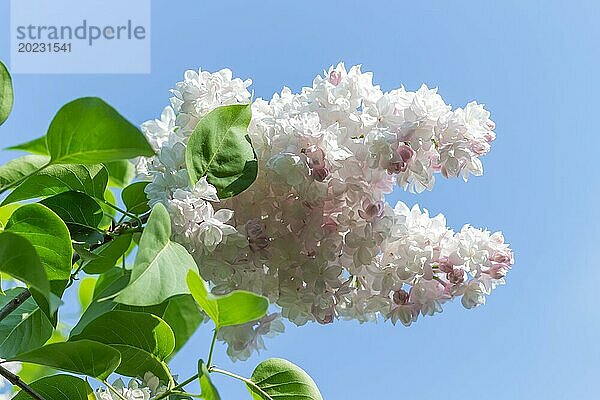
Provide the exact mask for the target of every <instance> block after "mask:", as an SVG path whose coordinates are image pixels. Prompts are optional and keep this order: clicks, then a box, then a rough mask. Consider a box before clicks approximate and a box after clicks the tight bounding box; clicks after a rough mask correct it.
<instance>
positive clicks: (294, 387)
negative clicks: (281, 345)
mask: <svg viewBox="0 0 600 400" xmlns="http://www.w3.org/2000/svg"><path fill="white" fill-rule="evenodd" d="M251 380H252V382H254V383H255V384H256V385H257V386H258V387H259V388H260V389H261V390H257V389H256V388H254V387H252V386H251V385H247V387H248V390H249V391H250V393H251V394H252V398H253V399H254V400H275V399H277V400H298V399H302V400H323V396H321V392H319V388H318V387H317V384H316V383H315V381H313V379H312V378H311V377H310V376H309V375H308V374H307V373H306V372H305V371H304V370H302V368H300V367H298V366H296V365H294V364H292V363H291V362H289V361H287V360H283V359H281V358H270V359H268V360H266V361H263V362H261V363H260V364H258V366H257V367H256V369H255V370H254V373H252V378H251Z"/></svg>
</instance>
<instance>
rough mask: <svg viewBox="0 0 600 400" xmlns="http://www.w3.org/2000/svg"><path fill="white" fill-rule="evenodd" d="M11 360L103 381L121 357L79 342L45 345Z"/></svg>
mask: <svg viewBox="0 0 600 400" xmlns="http://www.w3.org/2000/svg"><path fill="white" fill-rule="evenodd" d="M11 360H12V361H24V362H30V363H33V364H40V365H46V366H48V367H53V368H56V369H59V370H61V371H66V372H72V373H75V374H82V375H88V376H91V377H94V378H98V379H100V380H104V379H106V378H108V376H109V375H110V374H112V373H113V372H114V371H115V369H117V367H118V366H119V363H120V362H121V356H120V354H119V352H118V351H117V350H115V349H113V348H112V347H110V346H107V345H105V344H103V343H98V342H93V341H91V340H79V341H77V342H63V343H52V344H47V345H45V346H43V347H40V348H38V349H35V350H32V351H29V352H27V353H23V354H20V355H18V356H16V357H13V358H12V359H11Z"/></svg>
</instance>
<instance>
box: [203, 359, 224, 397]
mask: <svg viewBox="0 0 600 400" xmlns="http://www.w3.org/2000/svg"><path fill="white" fill-rule="evenodd" d="M198 380H199V381H200V389H201V390H202V398H203V399H204V400H221V396H219V392H218V391H217V388H216V387H215V385H214V384H213V383H212V381H211V380H210V374H209V372H208V368H206V364H204V361H203V360H199V361H198Z"/></svg>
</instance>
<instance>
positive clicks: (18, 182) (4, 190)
mask: <svg viewBox="0 0 600 400" xmlns="http://www.w3.org/2000/svg"><path fill="white" fill-rule="evenodd" d="M49 166H50V163H48V164H46V165H43V166H42V167H40V168H38V169H36V170H35V171H33V172H32V173H30V174H27V175H25V176H24V177H22V178H21V179H17V180H16V181H14V182H12V183H10V184H9V185H8V186H4V187H3V188H2V189H0V195H2V194H3V193H4V192H6V191H7V190H9V189H12V188H14V187H15V186H19V185H20V184H21V183H23V182H24V181H25V180H26V179H27V178H29V177H30V176H32V175H35V174H37V173H38V172H41V171H43V170H45V169H46V168H48V167H49Z"/></svg>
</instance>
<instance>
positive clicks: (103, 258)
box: [83, 234, 131, 274]
mask: <svg viewBox="0 0 600 400" xmlns="http://www.w3.org/2000/svg"><path fill="white" fill-rule="evenodd" d="M130 245H131V235H130V234H125V235H119V236H117V237H116V238H114V239H113V240H111V241H110V242H108V243H105V244H103V245H102V246H100V247H98V248H97V249H95V250H93V251H92V253H93V254H96V255H97V256H98V258H95V259H93V260H89V261H86V262H85V263H84V265H83V270H84V271H85V272H87V273H88V274H103V273H105V272H106V271H108V270H109V269H111V268H112V267H114V266H115V265H117V262H118V261H119V259H120V258H121V257H123V255H124V254H125V253H126V252H127V250H128V249H129V246H130Z"/></svg>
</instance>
